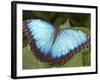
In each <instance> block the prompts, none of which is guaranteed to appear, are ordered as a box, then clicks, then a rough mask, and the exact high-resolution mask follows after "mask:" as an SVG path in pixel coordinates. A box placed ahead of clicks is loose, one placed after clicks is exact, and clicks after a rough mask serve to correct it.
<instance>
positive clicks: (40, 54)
mask: <svg viewBox="0 0 100 80" xmlns="http://www.w3.org/2000/svg"><path fill="white" fill-rule="evenodd" d="M23 31H24V33H25V34H26V36H27V37H28V40H29V43H30V46H31V50H32V52H33V53H34V55H35V56H36V57H37V58H38V59H40V60H41V61H48V62H50V63H52V64H63V63H65V62H67V61H68V60H69V59H70V58H71V57H72V56H73V55H74V54H75V53H77V52H79V51H80V49H82V48H88V47H89V46H90V37H89V36H88V35H87V34H85V33H83V32H82V31H80V30H74V29H60V30H57V29H55V27H54V26H53V25H51V24H50V23H49V22H47V21H44V20H41V19H29V20H26V21H24V22H23Z"/></svg>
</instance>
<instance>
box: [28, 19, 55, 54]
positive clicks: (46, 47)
mask: <svg viewBox="0 0 100 80" xmlns="http://www.w3.org/2000/svg"><path fill="white" fill-rule="evenodd" d="M28 28H29V30H30V31H31V34H32V36H33V39H34V40H35V43H36V46H37V48H38V49H40V51H41V52H42V53H44V54H47V53H48V52H49V51H50V50H51V47H52V44H53V33H54V27H53V26H52V25H51V24H50V23H48V22H46V21H43V20H39V19H32V20H30V22H29V23H28Z"/></svg>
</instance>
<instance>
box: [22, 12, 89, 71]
mask: <svg viewBox="0 0 100 80" xmlns="http://www.w3.org/2000/svg"><path fill="white" fill-rule="evenodd" d="M38 18H39V19H43V20H46V21H48V22H50V23H51V24H53V25H54V27H55V28H58V27H59V26H60V25H62V24H64V27H66V28H69V26H67V25H69V24H70V28H72V29H77V30H81V31H83V32H85V33H86V34H88V35H90V26H91V25H90V20H91V19H90V18H91V15H90V14H82V13H61V12H43V11H23V21H24V20H28V19H38ZM68 19H69V24H68V23H66V21H67V20H68ZM65 24H66V25H65ZM22 59H23V69H35V68H50V67H80V66H90V65H91V64H90V63H91V59H90V49H83V50H81V51H80V52H79V53H77V54H76V55H75V56H74V57H73V58H72V59H71V60H69V61H68V62H67V63H65V64H63V65H61V66H52V65H50V64H49V63H48V62H41V61H39V60H38V59H36V57H35V56H34V55H33V53H32V52H31V50H30V46H29V44H28V41H27V38H26V37H23V58H22Z"/></svg>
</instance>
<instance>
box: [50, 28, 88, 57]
mask: <svg viewBox="0 0 100 80" xmlns="http://www.w3.org/2000/svg"><path fill="white" fill-rule="evenodd" d="M86 41H88V38H87V35H86V34H85V33H83V32H81V31H78V30H72V29H65V30H61V31H59V33H58V35H57V38H56V40H55V42H54V44H53V47H52V50H51V53H52V56H53V57H54V58H60V57H61V56H65V55H66V54H69V53H70V51H72V50H74V49H75V48H78V47H79V46H81V45H82V44H84V43H85V42H86Z"/></svg>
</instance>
